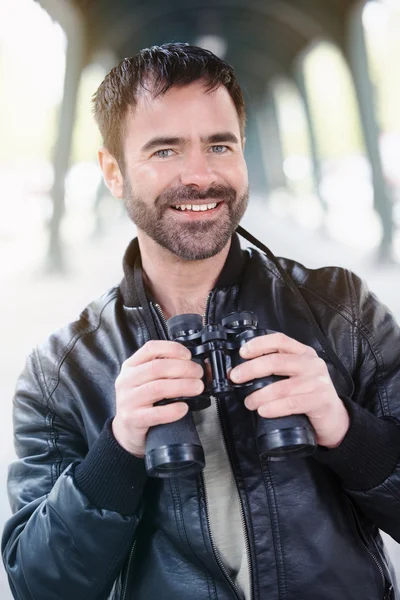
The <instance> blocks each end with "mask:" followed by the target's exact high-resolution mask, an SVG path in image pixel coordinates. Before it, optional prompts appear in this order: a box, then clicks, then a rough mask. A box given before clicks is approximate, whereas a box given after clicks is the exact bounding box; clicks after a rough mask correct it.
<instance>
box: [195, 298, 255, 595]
mask: <svg viewBox="0 0 400 600" xmlns="http://www.w3.org/2000/svg"><path fill="white" fill-rule="evenodd" d="M211 296H212V292H210V293H209V294H208V296H207V301H206V307H205V310H204V314H203V325H204V326H205V325H207V322H208V312H209V308H210V301H211ZM215 406H216V409H217V415H218V425H219V429H220V432H221V438H222V442H223V444H224V448H225V453H226V456H227V457H228V460H229V464H230V467H231V471H232V475H233V479H234V481H235V487H236V493H237V497H238V500H239V508H240V519H241V522H242V530H243V534H244V540H245V545H246V557H247V566H248V571H249V578H250V600H252V598H253V596H254V594H253V573H252V566H251V561H250V543H249V536H248V533H247V527H246V521H245V518H244V510H243V503H242V499H241V497H240V494H239V489H238V485H237V481H236V477H235V474H234V472H233V467H232V460H231V457H230V455H229V452H228V448H227V445H226V440H225V435H224V431H223V429H222V421H221V412H220V406H219V402H218V400H217V399H215ZM201 478H202V482H203V488H204V496H205V511H206V520H207V526H208V531H209V534H210V540H211V546H212V548H213V552H214V555H215V559H216V561H217V563H218V564H219V567H220V569H221V571H222V572H223V573H224V575H225V577H226V578H227V580H228V581H229V582H230V584H231V586H232V588H233V591H234V592H235V594H236V596H237V597H238V598H242V596H241V594H240V593H239V591H238V589H237V587H236V586H235V584H234V582H233V581H232V579H231V577H230V576H229V574H228V573H227V571H226V569H225V567H224V565H223V563H222V561H221V559H220V557H219V555H218V552H217V549H216V547H215V544H214V540H213V537H212V533H211V525H210V520H209V516H208V503H207V497H208V496H207V487H206V483H205V479H204V474H203V473H201Z"/></svg>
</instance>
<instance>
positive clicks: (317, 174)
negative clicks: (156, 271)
mask: <svg viewBox="0 0 400 600" xmlns="http://www.w3.org/2000/svg"><path fill="white" fill-rule="evenodd" d="M293 76H294V80H295V83H296V85H297V89H298V90H299V94H300V98H301V101H302V103H303V107H304V114H305V117H306V124H307V134H308V143H309V148H310V153H311V163H312V175H313V184H314V192H315V194H316V196H317V198H318V200H319V202H320V204H321V206H322V208H323V210H324V211H326V210H327V205H326V202H325V200H324V198H323V196H322V193H321V160H320V152H319V147H318V140H317V134H316V132H315V127H314V120H313V115H312V110H311V104H310V98H309V94H308V90H307V85H306V79H305V74H304V64H303V60H300V61H299V62H298V63H297V64H296V65H295V67H294V70H293Z"/></svg>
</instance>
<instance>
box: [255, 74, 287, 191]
mask: <svg viewBox="0 0 400 600" xmlns="http://www.w3.org/2000/svg"><path fill="white" fill-rule="evenodd" d="M256 118H257V125H258V130H259V132H260V142H261V155H262V161H263V165H264V170H265V173H266V181H267V184H268V191H269V192H272V191H273V190H274V189H277V188H282V187H286V184H287V181H286V176H285V173H284V171H283V161H284V156H283V148H282V138H281V132H280V125H279V121H278V116H277V109H276V101H275V96H274V92H273V89H272V86H268V88H267V93H266V95H265V101H264V102H263V103H262V104H260V106H259V107H258V109H257V115H256Z"/></svg>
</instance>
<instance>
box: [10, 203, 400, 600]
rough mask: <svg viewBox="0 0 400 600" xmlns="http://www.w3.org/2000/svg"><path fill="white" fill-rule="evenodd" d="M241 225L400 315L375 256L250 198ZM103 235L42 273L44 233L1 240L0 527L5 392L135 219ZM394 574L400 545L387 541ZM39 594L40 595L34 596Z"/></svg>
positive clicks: (88, 288)
mask: <svg viewBox="0 0 400 600" xmlns="http://www.w3.org/2000/svg"><path fill="white" fill-rule="evenodd" d="M243 225H244V226H245V227H246V228H247V229H248V230H250V231H251V232H252V233H253V234H254V235H256V236H257V237H259V239H260V240H261V241H263V242H264V243H266V244H267V245H268V246H269V247H270V248H271V250H272V251H273V252H274V253H275V254H278V255H281V256H288V257H291V258H296V259H297V260H300V261H301V262H303V263H304V264H306V265H307V266H309V267H318V266H321V265H327V264H337V265H341V266H345V267H348V268H351V269H352V270H354V271H355V272H356V273H358V274H359V275H361V276H362V277H363V278H365V279H366V280H367V282H368V283H369V285H370V287H371V288H372V289H373V290H374V291H375V293H376V294H377V295H378V296H379V297H380V298H381V299H382V300H383V301H384V302H385V303H386V304H387V305H388V306H389V307H390V308H391V309H392V311H393V312H394V313H395V314H396V316H397V318H398V319H400V285H399V283H398V282H399V277H400V268H399V267H398V266H395V265H388V266H385V267H382V266H379V265H378V264H377V263H376V261H375V259H374V257H373V256H365V255H362V254H361V253H360V252H356V251H352V250H350V249H349V248H346V247H344V246H341V245H338V244H336V243H334V242H332V241H330V240H329V239H327V237H326V236H325V235H323V234H320V233H312V232H307V231H306V230H304V229H301V228H300V227H299V226H298V225H296V224H295V223H293V222H289V221H283V220H280V219H278V218H277V217H274V216H273V215H272V214H270V213H269V212H267V211H266V210H265V208H264V207H263V205H262V203H258V202H256V201H254V202H253V203H251V205H250V208H249V211H248V213H247V215H246V218H245V219H244V222H243ZM108 226H109V230H108V233H107V235H104V236H102V237H99V238H96V239H94V240H91V241H82V240H81V241H79V240H77V241H75V242H74V243H73V244H71V246H70V248H69V251H68V263H69V268H70V270H69V272H68V274H67V275H65V276H63V277H61V276H52V277H49V276H45V275H43V274H42V273H41V272H40V270H39V267H40V257H41V253H42V240H41V239H38V238H37V237H36V236H35V235H34V234H33V233H31V234H26V235H25V237H24V239H23V240H22V241H20V242H19V244H18V245H17V244H16V243H15V241H13V240H12V239H10V240H8V241H5V240H1V239H0V264H1V265H2V267H1V270H2V272H1V280H0V289H1V290H2V291H1V294H0V331H1V333H2V336H1V340H2V349H1V360H0V393H1V395H0V398H1V403H2V404H1V407H2V415H3V419H2V421H1V422H0V449H1V454H0V457H1V458H0V478H1V480H2V482H3V485H1V487H0V528H1V529H2V527H3V524H4V521H5V520H6V519H7V517H8V515H9V507H8V501H7V497H6V492H5V479H6V469H7V464H8V463H9V462H10V460H12V458H13V448H12V432H11V397H12V394H13V389H14V385H15V380H16V378H17V376H18V373H19V372H20V371H21V369H22V366H23V363H24V358H25V355H26V354H27V353H28V352H29V350H30V348H31V347H32V346H34V345H35V344H36V343H37V342H38V341H40V340H42V339H44V338H45V337H46V336H47V334H49V333H50V332H51V331H52V330H54V329H56V328H58V327H59V326H61V325H62V324H64V323H67V322H68V321H70V320H72V319H74V318H75V317H76V316H77V315H78V314H79V312H80V311H81V309H82V308H83V307H84V306H85V305H86V303H87V302H89V301H90V300H91V299H92V298H93V297H95V296H98V295H100V294H101V293H102V292H103V291H104V290H106V289H107V288H108V287H110V286H111V285H114V284H115V283H117V282H118V281H119V280H120V278H121V274H122V270H121V266H120V265H121V256H122V253H123V250H124V248H125V246H126V244H127V242H128V240H129V239H130V238H131V237H132V235H134V229H133V226H132V225H131V224H130V223H128V222H127V221H126V220H123V221H121V220H120V219H117V218H116V217H113V218H110V219H109V223H108ZM387 544H388V548H389V551H390V553H391V554H392V556H393V559H394V561H395V565H396V568H397V570H398V571H399V573H400V551H399V547H398V545H397V544H395V543H394V542H393V541H392V540H390V539H388V541H387ZM0 599H1V600H10V599H11V595H10V592H9V591H8V586H7V584H6V578H5V574H4V571H3V570H2V569H1V568H0ZM35 600H40V599H35Z"/></svg>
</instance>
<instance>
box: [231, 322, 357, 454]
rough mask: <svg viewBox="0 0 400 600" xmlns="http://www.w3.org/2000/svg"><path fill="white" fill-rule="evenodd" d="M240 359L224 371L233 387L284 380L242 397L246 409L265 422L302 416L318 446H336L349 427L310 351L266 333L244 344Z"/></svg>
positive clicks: (322, 367) (322, 365)
mask: <svg viewBox="0 0 400 600" xmlns="http://www.w3.org/2000/svg"><path fill="white" fill-rule="evenodd" d="M240 355H241V356H242V358H244V359H246V362H244V363H243V364H241V365H239V366H237V367H235V368H234V369H232V371H231V372H230V375H229V376H230V378H231V380H232V381H233V382H234V383H245V382H247V381H251V380H252V379H257V378H259V377H267V376H269V375H281V376H284V377H287V379H282V380H280V381H276V382H274V383H271V384H270V385H267V386H265V387H264V388H262V389H260V390H257V391H256V392H253V393H252V394H250V395H249V396H247V398H246V400H245V405H246V407H247V408H248V409H249V410H257V411H258V413H259V415H260V416H261V417H267V418H274V417H285V416H288V415H294V414H305V415H307V416H308V418H309V419H310V421H311V424H312V425H313V427H314V429H315V433H316V438H317V443H318V444H319V445H320V446H325V447H327V448H335V447H336V446H338V445H339V444H340V443H341V442H342V440H343V438H344V436H345V435H346V433H347V431H348V429H349V427H350V418H349V414H348V412H347V410H346V407H345V406H344V404H343V402H342V401H341V399H340V398H339V396H338V395H337V393H336V390H335V388H334V386H333V383H332V380H331V378H330V376H329V372H328V368H327V366H326V363H325V362H324V361H323V360H322V358H319V356H318V355H317V353H316V352H315V350H314V349H313V348H311V347H309V346H306V345H304V344H301V343H300V342H298V341H296V340H294V339H293V338H290V337H288V336H286V335H285V334H283V333H270V334H268V335H262V336H259V337H256V338H253V339H251V340H249V341H248V342H247V343H246V344H245V345H244V346H242V347H241V349H240Z"/></svg>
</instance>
